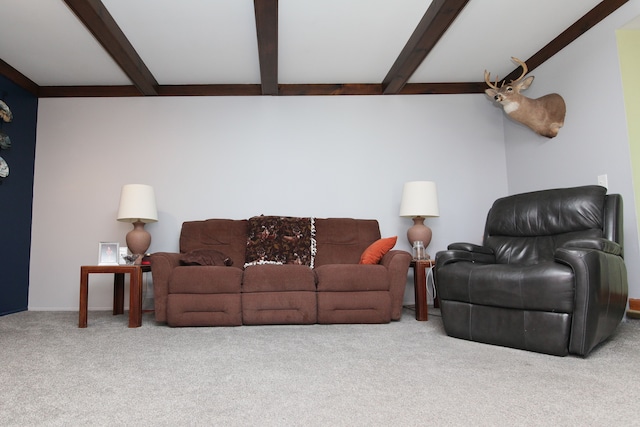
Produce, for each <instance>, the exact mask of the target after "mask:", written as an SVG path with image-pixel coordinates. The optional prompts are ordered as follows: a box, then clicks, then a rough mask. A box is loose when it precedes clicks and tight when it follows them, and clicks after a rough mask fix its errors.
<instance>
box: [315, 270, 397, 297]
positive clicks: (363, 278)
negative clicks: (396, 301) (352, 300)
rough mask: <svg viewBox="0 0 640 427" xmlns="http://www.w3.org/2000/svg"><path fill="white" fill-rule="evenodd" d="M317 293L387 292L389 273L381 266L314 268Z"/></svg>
mask: <svg viewBox="0 0 640 427" xmlns="http://www.w3.org/2000/svg"><path fill="white" fill-rule="evenodd" d="M314 271H315V273H316V277H317V278H318V279H317V280H318V285H317V286H318V292H346V291H349V292H363V291H388V290H389V273H388V270H387V268H386V267H384V266H382V265H379V264H378V265H367V264H329V265H323V266H320V267H316V269H315V270H314Z"/></svg>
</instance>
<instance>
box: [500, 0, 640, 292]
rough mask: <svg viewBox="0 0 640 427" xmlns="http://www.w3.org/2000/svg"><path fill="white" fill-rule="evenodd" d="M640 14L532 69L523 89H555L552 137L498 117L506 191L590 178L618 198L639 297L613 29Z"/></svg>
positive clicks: (639, 267)
mask: <svg viewBox="0 0 640 427" xmlns="http://www.w3.org/2000/svg"><path fill="white" fill-rule="evenodd" d="M638 14H640V2H638V1H635V2H629V3H628V4H627V5H625V6H623V7H622V8H620V9H619V10H618V11H617V12H616V13H614V14H613V15H611V16H610V17H609V18H607V19H606V20H604V21H603V22H601V23H600V24H599V25H597V26H596V27H594V28H592V29H591V30H590V31H589V32H587V33H586V34H585V35H583V36H582V37H581V38H580V39H578V40H576V41H575V42H574V43H573V44H571V45H570V46H568V47H566V48H565V49H564V50H562V51H561V52H560V53H559V54H558V55H556V57H554V58H552V59H551V60H550V61H548V62H547V63H545V64H544V65H543V66H541V67H540V68H538V69H536V70H535V71H533V72H532V73H531V74H532V75H535V76H536V78H535V81H534V83H533V85H532V86H531V88H530V89H529V90H528V92H529V93H528V95H529V96H531V97H538V96H541V95H544V94H545V93H549V92H558V93H560V94H561V95H562V96H563V97H564V99H565V101H566V104H567V117H566V121H565V126H564V127H563V128H562V129H561V130H560V133H559V135H558V136H557V137H556V138H554V139H551V140H548V139H546V138H542V137H539V136H537V135H535V134H533V133H532V132H530V131H528V130H527V129H526V128H524V127H523V126H521V125H518V124H515V123H513V122H511V121H509V120H505V147H506V153H507V170H508V183H509V193H512V194H513V193H520V192H523V191H531V190H537V189H542V188H554V187H565V186H574V185H584V184H597V183H598V182H597V177H598V175H601V174H607V175H608V181H609V192H612V193H620V194H622V196H623V198H624V212H625V214H624V223H625V259H626V264H627V270H628V273H629V295H630V296H631V297H635V298H638V297H640V262H639V261H640V254H639V250H638V230H637V221H636V207H635V200H634V192H633V182H632V171H631V160H630V153H629V140H628V133H627V124H626V117H625V111H624V100H623V95H622V80H621V76H620V67H619V60H618V51H617V46H616V35H615V30H616V29H618V28H620V27H622V26H623V25H624V24H626V23H627V22H629V21H630V20H632V19H633V18H635V17H636V16H638Z"/></svg>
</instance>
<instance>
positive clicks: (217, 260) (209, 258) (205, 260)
mask: <svg viewBox="0 0 640 427" xmlns="http://www.w3.org/2000/svg"><path fill="white" fill-rule="evenodd" d="M180 262H181V263H183V264H184V265H218V266H231V265H233V260H232V259H231V258H229V257H228V256H227V255H225V254H223V253H222V252H220V251H217V250H215V249H196V250H195V251H190V252H187V253H186V254H183V255H182V256H181V257H180Z"/></svg>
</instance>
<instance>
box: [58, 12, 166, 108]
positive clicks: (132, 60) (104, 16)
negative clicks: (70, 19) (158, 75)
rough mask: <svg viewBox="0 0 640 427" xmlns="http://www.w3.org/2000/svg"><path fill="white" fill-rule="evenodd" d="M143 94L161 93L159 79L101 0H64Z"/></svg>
mask: <svg viewBox="0 0 640 427" xmlns="http://www.w3.org/2000/svg"><path fill="white" fill-rule="evenodd" d="M64 2H65V3H66V4H67V6H69V8H70V9H71V10H72V11H73V13H75V14H76V16H77V17H78V18H79V19H80V20H81V21H82V23H83V24H84V25H85V26H86V27H87V29H88V30H89V31H90V32H91V33H92V34H93V36H94V37H95V38H96V40H98V42H99V43H100V44H101V45H102V47H104V48H105V50H106V51H107V52H108V53H109V55H111V57H112V58H113V59H114V61H116V63H117V64H118V65H119V66H120V68H122V71H124V73H125V74H126V75H127V76H128V77H129V79H131V82H132V83H133V84H134V86H135V87H137V88H138V90H139V91H140V92H141V93H142V94H143V95H157V94H158V82H157V81H156V79H155V78H154V77H153V75H152V74H151V71H149V69H148V68H147V66H146V65H145V63H144V61H142V58H140V56H139V55H138V53H137V52H136V50H135V49H134V48H133V46H132V45H131V43H130V42H129V40H128V39H127V37H126V36H125V35H124V33H123V32H122V30H121V29H120V27H119V26H118V24H117V23H116V21H115V20H114V19H113V17H112V16H111V14H110V13H109V11H108V10H107V8H106V7H105V6H104V4H102V2H101V1H100V0H64Z"/></svg>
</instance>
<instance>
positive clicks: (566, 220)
mask: <svg viewBox="0 0 640 427" xmlns="http://www.w3.org/2000/svg"><path fill="white" fill-rule="evenodd" d="M606 192H607V190H606V188H604V187H600V186H595V185H593V186H583V187H573V188H562V189H554V190H543V191H535V192H531V193H523V194H517V195H513V196H508V197H504V198H501V199H498V200H496V201H495V202H494V204H493V206H492V207H491V209H490V211H489V214H488V215H487V222H486V226H485V234H484V245H485V246H488V247H490V248H492V249H493V250H494V251H495V254H496V260H497V262H499V263H519V264H535V263H539V262H544V261H552V260H553V257H554V252H555V249H556V248H557V247H559V246H561V245H562V244H564V243H565V242H567V241H569V240H572V239H577V238H593V237H608V236H613V235H615V234H616V233H615V232H612V231H611V230H609V228H610V227H614V228H615V226H616V220H617V217H618V214H617V213H615V212H608V213H607V214H606V215H605V208H607V209H610V210H611V209H615V208H616V207H617V205H618V204H617V203H607V197H608V196H607V195H606ZM620 204H621V203H620ZM612 217H613V218H612ZM605 226H606V227H607V230H606V231H605ZM620 236H621V233H620ZM619 243H621V242H619Z"/></svg>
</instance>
